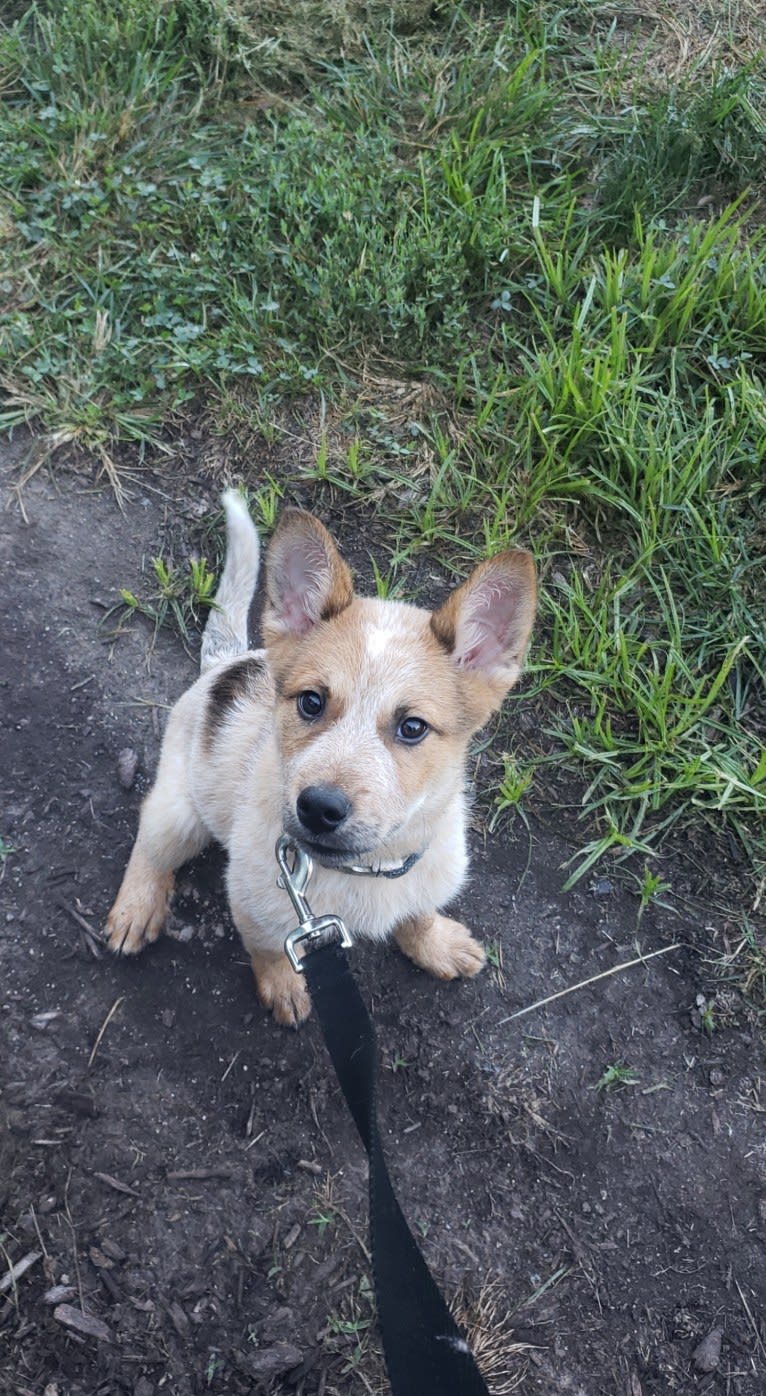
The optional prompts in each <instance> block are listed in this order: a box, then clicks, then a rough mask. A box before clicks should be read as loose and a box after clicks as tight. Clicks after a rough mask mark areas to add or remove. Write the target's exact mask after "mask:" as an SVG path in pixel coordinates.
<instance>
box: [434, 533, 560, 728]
mask: <svg viewBox="0 0 766 1396" xmlns="http://www.w3.org/2000/svg"><path fill="white" fill-rule="evenodd" d="M536 601H537V582H536V577H535V564H534V561H533V559H532V556H531V554H530V553H527V552H523V551H522V550H521V549H518V550H517V551H515V552H505V553H498V554H497V556H496V557H491V558H488V559H487V561H486V562H481V563H479V566H478V567H477V568H476V569H475V571H473V572H472V573H471V575H470V577H469V578H468V580H467V581H466V582H463V585H462V586H459V587H458V588H457V590H456V591H453V593H452V595H451V596H450V597H449V598H448V599H447V601H445V603H444V605H443V606H441V607H440V608H439V610H438V611H434V613H433V615H432V616H431V629H432V631H433V633H434V635H435V636H436V638H437V640H438V641H439V643H440V645H441V646H442V647H443V648H444V649H446V650H447V651H448V653H449V654H450V655H451V656H452V660H453V662H454V664H455V667H456V668H457V669H458V671H459V672H460V674H461V675H464V676H465V686H466V690H467V696H468V699H469V711H470V713H471V717H472V719H473V721H475V722H476V723H477V725H480V724H481V723H482V722H485V721H486V719H487V718H488V717H489V715H490V713H491V712H493V711H494V710H495V708H497V707H499V706H500V704H501V703H502V701H503V698H504V697H505V695H506V693H507V692H508V690H509V688H512V687H513V685H514V684H515V682H516V680H517V679H518V677H519V674H520V673H521V669H522V666H523V663H524V656H525V654H526V651H527V645H528V644H529V636H530V632H531V630H532V622H533V620H534V618H535V605H536Z"/></svg>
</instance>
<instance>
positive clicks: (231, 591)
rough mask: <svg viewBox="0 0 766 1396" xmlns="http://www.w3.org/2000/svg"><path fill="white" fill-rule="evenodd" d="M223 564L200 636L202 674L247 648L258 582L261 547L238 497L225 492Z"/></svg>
mask: <svg viewBox="0 0 766 1396" xmlns="http://www.w3.org/2000/svg"><path fill="white" fill-rule="evenodd" d="M223 507H224V512H225V514H226V561H225V564H224V569H223V573H222V575H221V580H220V582H219V583H218V590H217V592H216V594H215V603H214V605H213V606H212V607H211V609H210V614H209V616H208V621H207V625H206V626H205V633H204V635H203V636H202V653H201V655H200V671H201V672H202V673H203V674H204V673H205V672H206V671H207V670H208V669H209V668H211V666H212V665H213V664H217V663H218V662H219V660H221V659H229V658H234V657H235V656H236V655H238V654H244V653H245V651H246V650H248V649H249V648H250V642H249V638H248V632H247V618H248V613H249V611H250V602H251V601H252V599H253V593H254V591H255V587H256V583H257V581H258V564H259V561H260V556H261V545H260V543H259V541H258V534H257V533H256V530H255V524H254V523H253V521H252V519H251V518H250V515H249V513H248V511H247V506H246V504H245V501H244V499H243V498H242V495H241V494H239V492H238V491H237V490H226V491H225V492H224V495H223Z"/></svg>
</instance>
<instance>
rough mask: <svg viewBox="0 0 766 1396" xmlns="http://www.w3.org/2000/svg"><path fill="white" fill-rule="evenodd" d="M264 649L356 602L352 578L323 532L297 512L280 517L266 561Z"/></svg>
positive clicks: (309, 516)
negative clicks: (265, 646) (354, 600)
mask: <svg viewBox="0 0 766 1396" xmlns="http://www.w3.org/2000/svg"><path fill="white" fill-rule="evenodd" d="M266 597H267V605H266V609H265V611H264V615H263V622H262V628H263V636H264V640H265V641H266V644H267V645H268V644H273V643H274V642H275V641H276V640H280V639H283V638H284V637H285V636H289V635H307V634H308V633H309V631H310V630H313V628H314V626H315V625H317V624H318V623H319V622H320V621H322V620H331V619H332V617H333V616H337V615H339V613H340V612H341V611H345V609H346V607H347V606H350V604H351V602H352V601H353V599H354V588H353V583H352V581H351V573H350V572H349V570H348V567H347V566H346V564H345V562H344V561H343V559H342V558H341V556H340V554H339V552H338V549H337V548H336V546H335V544H334V543H333V541H332V538H331V537H330V535H329V533H328V532H327V529H326V528H325V527H324V525H323V524H321V523H320V522H319V520H318V519H315V518H314V516H313V514H306V513H304V512H303V510H301V509H288V510H287V511H286V512H285V513H284V514H283V515H282V517H281V519H280V521H279V524H278V526H277V530H276V532H275V534H274V537H273V538H272V540H271V543H270V544H269V551H268V554H267V557H266Z"/></svg>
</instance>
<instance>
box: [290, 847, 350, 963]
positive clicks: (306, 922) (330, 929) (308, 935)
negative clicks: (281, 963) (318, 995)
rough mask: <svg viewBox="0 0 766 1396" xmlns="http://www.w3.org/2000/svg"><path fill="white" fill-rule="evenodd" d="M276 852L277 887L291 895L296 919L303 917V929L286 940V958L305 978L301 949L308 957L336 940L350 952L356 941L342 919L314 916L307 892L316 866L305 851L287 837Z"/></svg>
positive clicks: (294, 932) (296, 929)
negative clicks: (353, 942) (349, 949)
mask: <svg viewBox="0 0 766 1396" xmlns="http://www.w3.org/2000/svg"><path fill="white" fill-rule="evenodd" d="M275 851H276V855H277V862H278V864H279V869H280V872H279V877H278V878H277V887H281V888H282V889H283V891H285V892H286V893H287V895H288V897H289V898H290V901H291V902H292V904H293V907H294V908H295V912H296V915H297V916H299V917H300V925H298V926H296V928H295V930H294V931H291V932H290V934H289V936H288V937H287V939H286V940H285V954H286V956H287V958H288V960H289V961H290V964H291V965H292V967H293V969H294V970H295V972H296V974H303V966H302V964H301V957H300V956H299V954H298V946H299V945H303V946H305V948H306V952H307V953H308V951H310V950H318V949H319V947H320V946H321V945H327V944H329V943H330V942H331V941H333V940H336V941H337V942H338V943H339V944H340V945H341V946H343V948H344V949H346V950H347V949H348V948H349V947H350V946H351V944H352V940H351V936H350V935H349V933H348V931H347V929H346V927H345V925H344V923H343V922H342V921H341V919H340V917H339V916H313V915H312V912H311V907H310V906H309V904H308V902H307V901H306V896H305V892H306V888H307V886H308V883H309V878H310V877H311V874H312V872H313V870H314V864H313V862H312V860H311V858H310V857H309V855H308V853H306V851H305V849H303V848H301V847H300V845H299V844H297V843H294V842H293V840H292V839H289V838H288V837H287V835H286V834H282V835H281V837H280V838H279V839H278V840H277V846H276V850H275ZM291 857H292V866H291V865H290V858H291Z"/></svg>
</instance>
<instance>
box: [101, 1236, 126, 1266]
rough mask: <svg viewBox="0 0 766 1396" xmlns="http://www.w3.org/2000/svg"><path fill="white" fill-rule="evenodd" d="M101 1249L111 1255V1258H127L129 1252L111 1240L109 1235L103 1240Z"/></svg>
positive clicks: (105, 1253)
mask: <svg viewBox="0 0 766 1396" xmlns="http://www.w3.org/2000/svg"><path fill="white" fill-rule="evenodd" d="M101 1249H102V1251H103V1252H104V1255H108V1256H109V1259H110V1260H125V1259H126V1256H127V1253H126V1252H125V1251H124V1250H123V1249H122V1246H118V1245H117V1242H116V1241H112V1240H110V1238H109V1237H108V1236H105V1237H104V1239H103V1241H102V1242H101Z"/></svg>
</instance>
